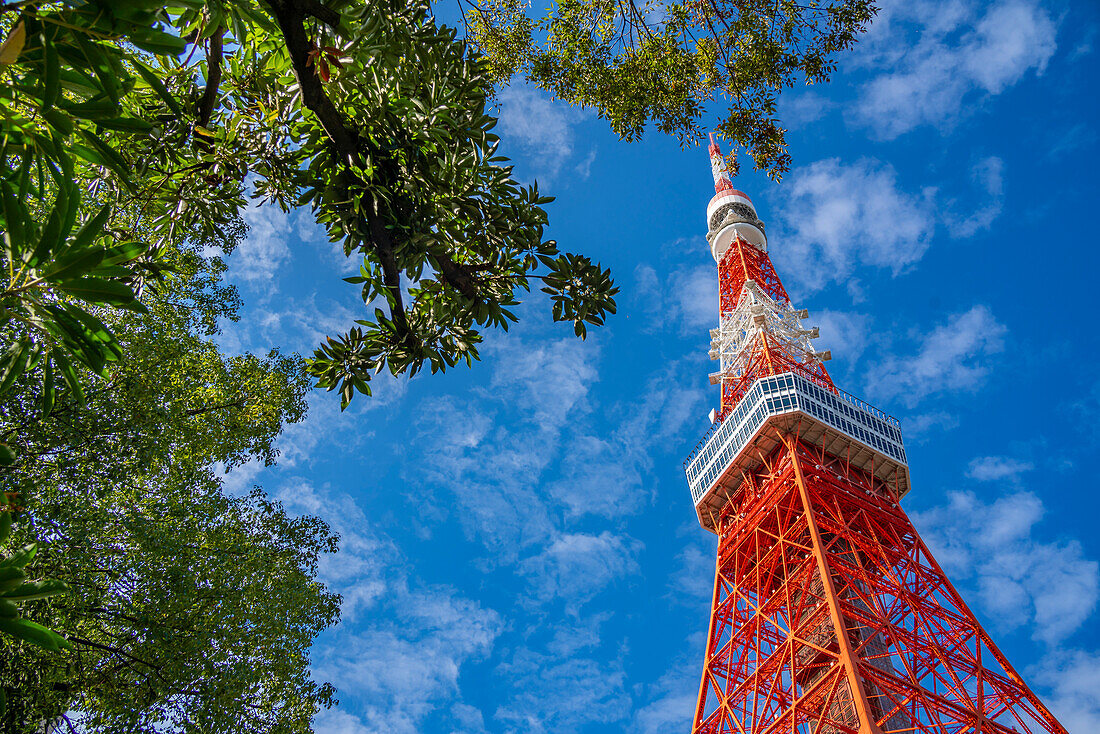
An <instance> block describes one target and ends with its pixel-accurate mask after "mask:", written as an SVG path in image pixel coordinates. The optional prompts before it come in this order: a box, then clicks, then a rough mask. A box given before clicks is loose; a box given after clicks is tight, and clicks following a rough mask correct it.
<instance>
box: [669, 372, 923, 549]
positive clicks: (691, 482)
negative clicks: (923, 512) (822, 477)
mask: <svg viewBox="0 0 1100 734" xmlns="http://www.w3.org/2000/svg"><path fill="white" fill-rule="evenodd" d="M769 429H775V430H769ZM795 431H797V434H798V437H799V438H800V439H801V440H803V441H807V442H809V443H813V444H816V445H818V446H822V447H824V449H825V451H826V452H827V453H830V454H832V455H834V456H838V457H841V458H843V459H845V460H846V461H848V462H849V463H850V464H851V465H852V466H854V467H857V468H859V469H862V470H863V471H866V472H868V473H873V474H874V476H876V477H878V478H879V479H882V480H883V481H885V482H886V483H888V484H889V485H890V486H891V487H894V488H895V489H896V491H897V492H898V497H899V498H900V497H902V496H904V495H905V494H906V493H907V492H908V491H909V464H908V460H907V459H906V456H905V448H904V446H903V444H902V438H901V424H900V423H898V420H897V419H896V418H894V417H893V416H889V415H886V414H885V413H883V412H882V411H881V410H879V409H878V408H875V407H874V406H871V405H868V404H867V403H865V402H863V401H862V400H860V399H859V398H857V397H854V396H852V395H848V394H847V393H844V392H839V391H838V392H836V393H834V392H832V391H830V390H826V389H824V388H822V387H819V386H818V385H815V384H813V383H812V382H810V381H809V380H807V379H806V378H804V377H802V376H801V375H798V374H796V373H793V372H784V373H782V374H779V375H774V376H771V377H762V378H760V379H759V380H757V381H756V382H755V383H754V384H753V386H752V388H751V389H750V390H749V391H748V392H747V393H745V395H744V397H743V398H742V399H741V401H740V402H739V403H738V405H737V408H735V409H734V410H733V411H732V412H731V413H730V414H729V415H728V416H726V418H725V420H723V421H721V422H719V423H715V424H714V425H712V426H711V428H710V430H709V431H707V433H706V435H704V436H703V438H702V439H701V440H700V441H699V443H698V444H696V446H695V449H694V450H693V451H692V452H691V454H690V455H689V456H688V458H687V459H686V460H685V461H684V471H685V473H686V474H687V480H688V487H689V488H690V489H691V499H692V501H693V502H694V504H695V511H696V514H697V515H698V516H699V523H700V524H701V525H702V526H703V527H704V528H706V529H708V530H711V531H713V530H714V522H713V518H714V517H716V516H717V515H718V511H719V510H720V509H721V507H722V505H723V504H725V501H726V498H727V497H728V496H729V495H730V494H731V493H732V492H733V491H734V490H736V489H737V487H738V486H739V485H740V484H741V481H742V477H743V476H744V474H745V473H747V472H750V471H752V470H753V469H755V468H756V467H757V466H758V465H759V464H760V457H761V456H767V455H769V454H770V453H771V452H772V450H773V449H774V448H775V447H776V446H777V445H778V443H779V436H780V435H781V434H782V433H786V432H795Z"/></svg>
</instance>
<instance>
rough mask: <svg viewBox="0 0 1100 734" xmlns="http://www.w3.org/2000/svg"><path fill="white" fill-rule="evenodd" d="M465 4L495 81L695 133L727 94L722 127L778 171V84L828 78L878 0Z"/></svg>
mask: <svg viewBox="0 0 1100 734" xmlns="http://www.w3.org/2000/svg"><path fill="white" fill-rule="evenodd" d="M465 4H466V5H467V6H468V7H467V10H466V12H465V17H466V21H467V24H468V27H469V32H470V37H471V39H472V40H473V41H474V42H475V43H476V45H477V46H478V48H479V49H481V50H482V51H483V52H484V53H485V54H486V56H487V58H488V59H489V62H490V63H491V64H492V70H493V75H494V78H495V79H496V81H497V82H498V83H506V82H507V81H508V80H510V79H511V78H512V77H514V76H516V75H520V76H522V77H524V78H526V79H528V80H529V81H531V82H532V83H534V84H536V85H537V86H539V87H541V88H542V89H546V90H549V91H550V92H551V93H553V94H554V96H556V97H558V98H561V99H564V100H566V101H568V102H571V103H573V104H578V105H583V106H586V107H593V108H595V109H596V110H597V111H598V112H599V114H600V116H601V117H604V118H606V119H607V121H608V122H609V123H610V125H611V129H612V130H613V131H614V132H615V133H616V134H617V135H619V136H620V137H622V138H624V139H626V140H635V139H637V138H639V137H641V135H642V132H643V131H644V130H645V127H646V125H647V124H648V123H650V122H653V123H654V124H655V125H656V127H657V129H658V130H660V131H661V132H663V133H668V134H671V135H674V136H676V137H678V138H679V139H680V141H681V142H683V143H685V144H694V143H696V142H698V141H699V140H700V139H701V137H702V134H703V130H702V129H701V127H700V120H701V118H702V115H703V113H704V110H705V108H706V106H707V105H708V104H709V103H711V102H718V103H719V104H726V105H728V108H727V109H726V111H725V112H724V113H723V117H722V120H721V122H720V124H719V125H718V128H717V132H719V133H721V134H722V136H723V137H725V138H726V139H728V140H731V141H734V142H736V143H737V144H738V145H740V146H741V147H742V148H744V149H745V150H747V151H748V152H750V153H751V154H752V157H753V159H754V161H755V162H756V166H757V168H760V169H764V170H766V171H767V172H768V174H769V175H770V176H772V177H773V178H777V179H778V178H780V177H781V176H782V175H783V174H784V173H785V172H786V171H787V170H789V168H790V164H791V156H790V153H789V152H788V150H787V143H786V130H784V128H783V127H782V123H781V121H780V120H779V118H778V115H777V109H776V105H777V101H778V98H779V94H780V93H781V92H782V90H783V89H784V88H787V87H791V86H793V85H794V84H796V83H802V82H804V83H806V84H819V83H823V82H826V81H828V80H829V77H830V75H831V74H832V72H833V71H834V69H835V65H836V58H837V56H838V55H839V54H840V52H842V51H844V50H845V49H847V48H849V47H850V46H851V45H852V44H853V43H855V42H856V40H857V38H858V35H859V33H861V32H862V31H863V30H864V29H866V27H867V24H868V23H869V22H870V20H871V18H872V16H873V15H874V13H875V10H876V7H875V5H874V2H873V0H820V1H819V0H811V1H809V2H806V1H804V0H685V1H683V2H657V1H656V0H645V2H635V1H634V0H561V1H560V2H554V3H550V4H549V7H548V8H547V10H546V11H545V13H544V14H542V15H536V14H533V13H532V12H531V9H530V4H529V3H527V2H524V1H523V0H465Z"/></svg>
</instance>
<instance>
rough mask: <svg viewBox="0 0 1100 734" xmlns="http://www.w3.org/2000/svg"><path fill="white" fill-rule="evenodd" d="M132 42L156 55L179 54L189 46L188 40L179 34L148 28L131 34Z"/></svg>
mask: <svg viewBox="0 0 1100 734" xmlns="http://www.w3.org/2000/svg"><path fill="white" fill-rule="evenodd" d="M130 43H132V44H134V45H135V46H137V47H138V48H140V49H141V50H142V51H148V52H149V53H151V54H153V55H155V56H179V55H180V54H181V53H183V52H184V50H185V49H186V48H187V42H186V41H184V40H183V39H182V38H180V37H179V36H173V35H171V34H169V33H164V32H163V31H158V30H153V29H148V28H147V29H142V33H141V34H140V35H133V36H131V37H130Z"/></svg>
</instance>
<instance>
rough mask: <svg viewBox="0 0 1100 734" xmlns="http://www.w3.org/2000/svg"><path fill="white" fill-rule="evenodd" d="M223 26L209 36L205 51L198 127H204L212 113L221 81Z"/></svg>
mask: <svg viewBox="0 0 1100 734" xmlns="http://www.w3.org/2000/svg"><path fill="white" fill-rule="evenodd" d="M224 37H225V28H224V27H222V28H218V30H217V31H215V33H214V35H213V36H211V37H210V48H209V49H207V51H206V88H205V89H204V90H203V92H202V100H201V101H200V102H199V120H198V124H199V126H200V127H206V126H207V124H209V122H210V116H211V115H213V114H214V104H215V103H216V102H217V101H218V86H219V85H220V84H221V81H222V42H223V39H224Z"/></svg>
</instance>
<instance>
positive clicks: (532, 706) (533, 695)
mask: <svg viewBox="0 0 1100 734" xmlns="http://www.w3.org/2000/svg"><path fill="white" fill-rule="evenodd" d="M500 671H501V673H503V674H504V675H506V676H508V677H509V679H510V680H512V681H514V683H513V685H514V690H515V691H516V693H515V694H514V695H513V696H512V697H511V699H510V700H509V701H507V702H506V703H504V704H503V705H502V706H501V707H500V708H499V709H497V711H496V714H495V716H496V718H497V719H499V720H501V721H503V722H505V723H507V724H509V725H510V728H509V729H508V731H510V732H511V731H515V732H529V733H530V734H543V733H544V732H555V733H556V732H560V733H561V734H572V733H573V732H576V731H580V730H582V729H583V727H584V725H585V724H610V723H612V722H616V721H621V720H622V719H623V718H624V717H625V716H626V715H627V714H628V713H629V711H630V708H631V700H630V696H629V695H628V694H627V693H626V691H625V684H626V674H625V672H624V671H623V669H622V665H621V664H620V663H618V662H617V661H614V660H612V661H597V660H593V659H591V658H586V657H579V656H574V657H571V658H565V659H562V658H557V657H551V656H547V655H541V654H539V653H535V652H532V651H530V650H520V651H519V652H517V654H516V655H515V657H514V658H513V660H511V661H510V662H508V663H506V664H504V665H501V666H500Z"/></svg>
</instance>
